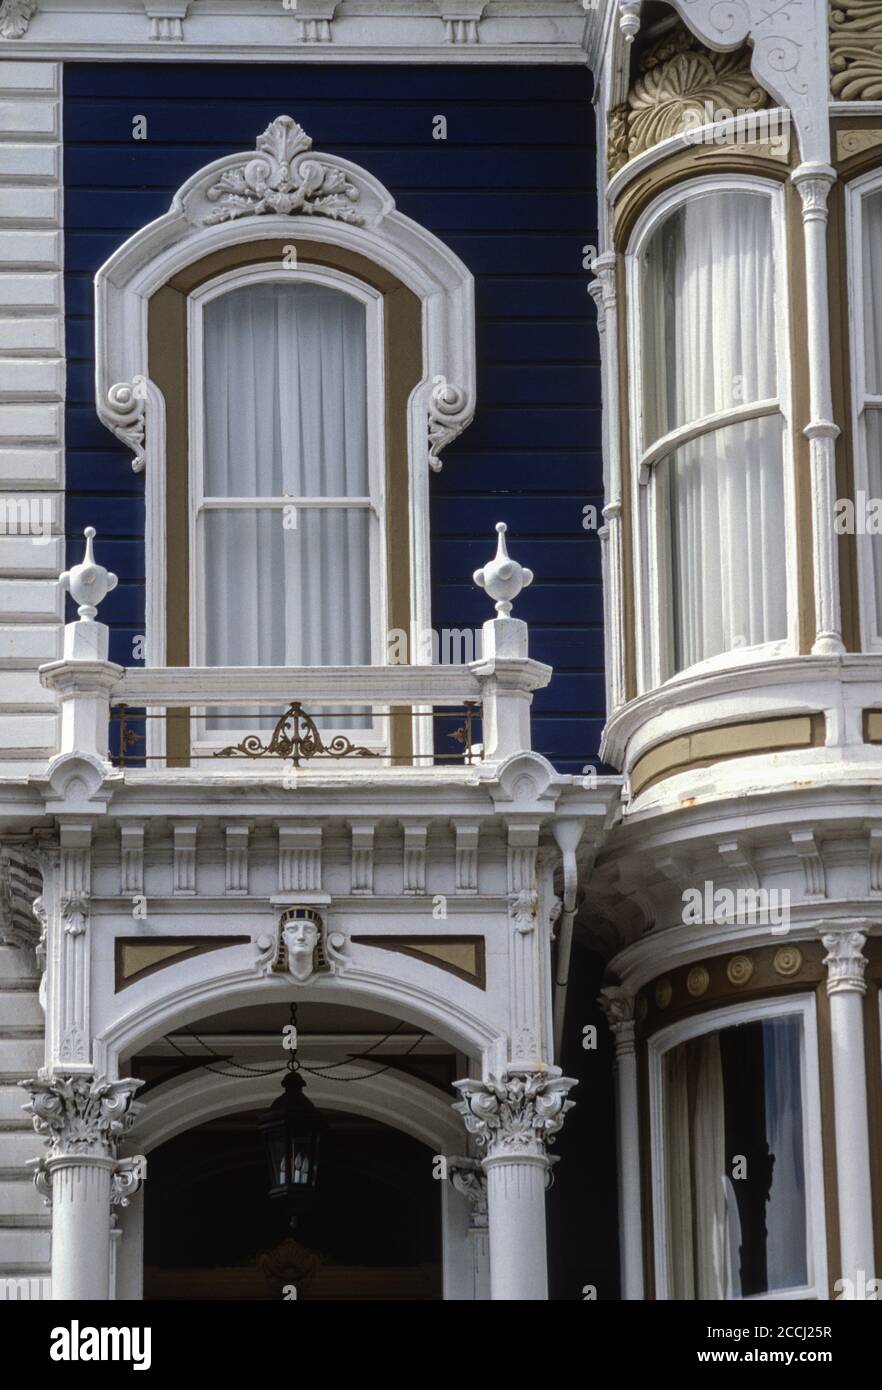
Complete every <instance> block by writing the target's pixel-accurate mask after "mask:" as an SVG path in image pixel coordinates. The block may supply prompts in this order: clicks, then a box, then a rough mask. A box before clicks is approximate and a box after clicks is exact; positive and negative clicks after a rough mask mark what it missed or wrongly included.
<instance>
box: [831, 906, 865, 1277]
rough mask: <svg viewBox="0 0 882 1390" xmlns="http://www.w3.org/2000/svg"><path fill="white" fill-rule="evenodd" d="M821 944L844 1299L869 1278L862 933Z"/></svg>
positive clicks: (838, 934)
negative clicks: (827, 1005) (827, 1002)
mask: <svg viewBox="0 0 882 1390" xmlns="http://www.w3.org/2000/svg"><path fill="white" fill-rule="evenodd" d="M822 940H823V943H824V945H825V947H826V948H827V955H826V957H825V958H824V964H825V965H826V967H827V994H828V995H829V998H830V1037H831V1046H832V1050H833V1112H834V1119H835V1129H836V1182H837V1194H838V1198H839V1246H840V1253H841V1258H842V1278H843V1280H844V1281H846V1282H845V1285H844V1287H845V1290H846V1292H845V1294H844V1295H843V1296H844V1297H846V1298H854V1297H855V1296H856V1295H857V1296H858V1297H861V1296H863V1295H862V1294H861V1292H860V1291H861V1290H863V1291H866V1289H867V1287H868V1285H869V1281H870V1280H871V1279H874V1278H875V1252H874V1249H873V1200H872V1191H871V1184H870V1133H869V1123H868V1119H867V1069H866V1063H865V1057H864V995H865V994H866V992H867V986H866V983H865V980H864V972H865V970H866V968H867V962H866V959H865V957H864V954H863V949H864V945H865V943H866V940H867V938H866V935H865V934H864V932H862V931H854V930H840V931H836V932H827V933H825V934H824V936H823V937H822Z"/></svg>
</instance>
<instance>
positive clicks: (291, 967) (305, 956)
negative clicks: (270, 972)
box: [274, 907, 328, 984]
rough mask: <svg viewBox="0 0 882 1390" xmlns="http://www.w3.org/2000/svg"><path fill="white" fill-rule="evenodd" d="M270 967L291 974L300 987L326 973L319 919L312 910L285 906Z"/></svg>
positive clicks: (320, 921) (320, 920)
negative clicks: (273, 964)
mask: <svg viewBox="0 0 882 1390" xmlns="http://www.w3.org/2000/svg"><path fill="white" fill-rule="evenodd" d="M274 968H275V970H277V971H286V972H287V973H288V974H290V975H293V976H294V979H295V980H299V981H300V983H301V984H304V983H305V982H306V981H307V980H308V979H310V978H311V977H312V976H313V975H315V974H317V973H320V972H325V971H327V968H328V967H327V961H326V960H325V953H324V950H323V943H322V919H321V917H320V916H319V914H318V913H317V912H316V911H314V910H313V909H312V908H309V907H289V908H287V909H286V910H285V911H284V912H283V913H282V915H281V917H280V918H279V935H278V949H277V952H276V959H275V966H274Z"/></svg>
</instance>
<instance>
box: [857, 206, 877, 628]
mask: <svg viewBox="0 0 882 1390" xmlns="http://www.w3.org/2000/svg"><path fill="white" fill-rule="evenodd" d="M862 211H863V217H862V223H863V226H862V238H861V240H862V243H863V244H862V249H861V254H862V259H863V286H862V293H861V295H860V300H861V311H862V313H863V322H864V333H863V338H864V341H863V372H861V370H860V363H858V370H857V372H856V373H855V375H856V376H857V378H858V381H859V382H860V381H861V379H862V383H863V384H862V387H859V392H860V397H861V398H860V399H859V400H858V402H857V406H858V411H859V414H860V420H861V423H862V427H863V428H862V434H863V445H864V451H865V468H866V484H867V494H868V496H869V497H870V498H873V499H878V498H882V191H880V192H877V193H872V194H868V195H867V196H866V197H865V198H864V199H863V209H862ZM858 353H859V354H860V347H859V346H858ZM858 529H859V530H863V529H864V527H863V526H861V527H860V528H858ZM875 530H876V527H875V526H873V527H872V528H871V527H870V525H869V523H868V524H867V525H866V544H867V546H868V547H869V553H870V557H871V581H872V583H871V587H870V586H868V587H870V592H869V593H867V591H866V590H865V604H864V607H865V609H866V610H868V612H867V618H870V619H871V621H870V623H869V626H870V627H871V628H872V629H874V630H873V631H872V632H871V633H870V645H873V646H877V647H878V646H879V645H880V644H882V535H879V534H873V532H874V531H875ZM873 599H874V600H875V603H873V601H872V600H873ZM867 600H869V601H867ZM873 611H874V616H873ZM865 623H866V619H865Z"/></svg>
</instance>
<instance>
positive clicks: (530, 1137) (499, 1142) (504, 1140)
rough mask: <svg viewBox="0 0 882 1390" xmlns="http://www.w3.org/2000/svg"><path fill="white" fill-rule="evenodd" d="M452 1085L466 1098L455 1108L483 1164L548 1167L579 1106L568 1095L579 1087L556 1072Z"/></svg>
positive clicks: (468, 1081) (515, 1075) (525, 1074)
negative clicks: (519, 1161)
mask: <svg viewBox="0 0 882 1390" xmlns="http://www.w3.org/2000/svg"><path fill="white" fill-rule="evenodd" d="M453 1084H454V1086H455V1087H456V1089H457V1090H458V1091H459V1093H460V1094H461V1096H462V1097H463V1099H462V1100H460V1101H457V1102H456V1104H455V1105H454V1107H453V1108H454V1110H456V1111H457V1112H458V1114H460V1115H462V1117H463V1120H464V1121H465V1127H466V1129H467V1130H468V1132H469V1134H473V1135H474V1136H475V1142H476V1143H477V1145H478V1148H479V1149H480V1150H482V1152H483V1154H484V1159H485V1162H486V1160H490V1159H513V1158H528V1159H534V1160H536V1159H538V1160H541V1161H543V1162H544V1163H547V1162H548V1155H547V1148H548V1145H549V1144H552V1143H553V1142H554V1136H555V1134H557V1132H558V1130H559V1129H560V1128H561V1127H562V1125H563V1122H564V1116H565V1115H566V1113H567V1111H568V1110H571V1109H572V1107H573V1105H574V1104H575V1101H572V1100H570V1099H569V1097H568V1094H567V1093H568V1092H569V1091H570V1090H571V1089H572V1087H573V1086H575V1085H576V1084H577V1083H576V1079H575V1078H574V1077H572V1076H561V1075H560V1074H559V1072H558V1071H557V1069H556V1068H555V1070H554V1071H553V1072H552V1071H544V1072H532V1073H523V1074H522V1073H513V1074H509V1075H508V1076H505V1077H501V1078H499V1077H492V1076H491V1077H489V1078H488V1079H487V1080H486V1081H474V1080H471V1079H466V1080H464V1081H454V1083H453Z"/></svg>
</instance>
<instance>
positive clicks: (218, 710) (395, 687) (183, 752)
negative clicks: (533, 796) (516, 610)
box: [40, 523, 552, 787]
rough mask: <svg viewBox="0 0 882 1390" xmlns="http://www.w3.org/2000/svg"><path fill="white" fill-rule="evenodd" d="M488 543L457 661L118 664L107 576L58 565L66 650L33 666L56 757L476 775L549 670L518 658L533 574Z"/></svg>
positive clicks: (254, 771)
mask: <svg viewBox="0 0 882 1390" xmlns="http://www.w3.org/2000/svg"><path fill="white" fill-rule="evenodd" d="M497 531H498V533H499V537H498V548H497V554H496V556H495V558H494V559H493V560H492V561H491V563H490V564H488V565H486V566H484V568H483V569H481V570H478V571H477V572H476V574H475V576H474V577H475V582H476V583H477V584H479V585H480V586H481V587H482V588H484V589H485V590H486V592H487V594H488V596H489V597H490V598H491V599H492V600H494V601H495V605H496V613H497V616H496V617H495V618H493V619H491V620H490V621H488V622H486V623H485V624H484V626H483V629H482V637H483V655H482V656H481V658H480V660H477V661H472V662H469V663H467V664H464V665H401V666H342V667H260V668H254V667H150V668H146V669H142V668H128V669H126V668H123V667H121V666H118V665H116V664H115V663H113V662H110V661H108V660H107V649H108V631H107V628H106V627H105V625H104V624H102V623H101V622H99V621H97V612H98V604H100V602H101V601H102V600H103V598H104V597H105V595H106V594H107V593H108V592H109V591H110V590H111V589H112V588H113V587H114V586H115V584H116V579H115V576H114V575H112V574H109V573H108V571H107V570H105V569H104V568H103V567H102V566H101V565H100V564H98V563H97V562H96V560H95V556H94V551H93V539H94V531H93V530H92V528H91V527H90V528H88V529H87V531H86V554H85V557H84V560H83V562H82V563H81V564H80V565H77V566H75V567H74V568H73V569H72V570H71V571H69V572H65V574H63V575H62V576H61V582H62V585H63V587H65V588H67V589H69V591H70V593H71V595H72V597H73V598H74V600H75V601H76V602H77V603H78V615H79V616H78V620H77V621H76V622H73V623H69V624H68V625H67V627H66V628H65V645H64V655H63V657H62V659H61V660H60V661H54V662H50V663H49V664H48V665H45V666H43V667H41V668H40V679H41V681H42V683H43V684H44V685H45V686H46V687H47V688H49V689H51V690H53V691H54V692H55V693H56V695H57V697H58V700H59V705H60V710H61V738H60V746H59V750H58V756H57V757H56V759H54V760H53V764H58V763H59V762H61V761H69V760H70V759H71V758H79V759H85V760H86V761H87V762H89V763H91V764H92V765H93V766H94V767H95V769H96V771H98V770H101V771H102V773H103V775H106V776H110V775H112V774H113V772H114V770H115V771H116V772H117V773H118V774H119V773H121V774H122V775H123V777H124V778H125V780H126V781H129V780H132V781H136V780H138V779H139V778H140V779H144V778H151V779H152V778H153V777H155V776H160V777H164V778H166V779H170V780H181V779H183V780H198V781H202V780H204V779H205V778H209V779H211V780H212V781H214V782H218V781H220V782H225V781H226V782H241V781H243V780H245V781H249V782H252V781H254V780H255V778H259V779H267V780H269V781H274V780H281V781H282V782H283V785H284V786H285V787H291V786H294V785H296V784H297V783H298V781H299V780H300V779H303V778H313V779H315V778H316V777H319V776H321V777H322V779H324V778H326V777H330V778H332V779H334V780H340V779H341V778H342V779H345V780H350V779H353V778H354V779H358V778H359V777H362V778H363V777H364V776H365V775H367V776H368V777H369V778H371V779H373V777H375V776H376V775H377V774H378V773H380V772H381V771H382V772H383V773H384V774H387V773H388V774H392V775H394V774H395V773H399V774H400V773H401V772H402V771H407V772H412V771H413V770H414V769H422V770H424V771H429V772H431V773H434V774H439V773H443V774H444V776H445V777H453V778H456V777H457V776H459V777H462V776H463V775H466V776H467V777H469V776H470V777H473V776H474V770H475V767H476V766H477V765H479V764H480V765H481V766H482V767H485V768H490V769H492V768H493V767H495V766H498V765H500V764H502V763H504V762H505V761H506V760H507V759H509V758H511V757H513V756H515V755H517V754H520V753H526V752H529V751H530V749H531V733H530V704H531V701H532V694H533V691H534V690H537V689H539V688H541V687H543V686H545V685H547V684H548V682H549V680H550V679H551V675H552V672H551V668H550V667H549V666H545V665H543V664H542V663H541V662H537V661H533V660H531V658H530V657H529V655H528V634H527V627H526V624H525V623H523V622H521V621H520V620H519V619H517V618H512V617H511V605H512V601H513V600H514V599H515V598H517V596H518V594H519V593H520V591H521V589H522V588H523V587H524V586H525V585H526V584H529V583H530V582H531V581H532V577H533V576H532V574H531V573H530V571H529V570H525V569H523V568H522V567H521V566H520V565H519V564H518V563H517V561H515V560H512V559H511V557H510V556H509V555H508V553H507V550H506V542H505V527H504V525H503V524H502V523H500V525H499V526H498V527H497Z"/></svg>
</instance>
